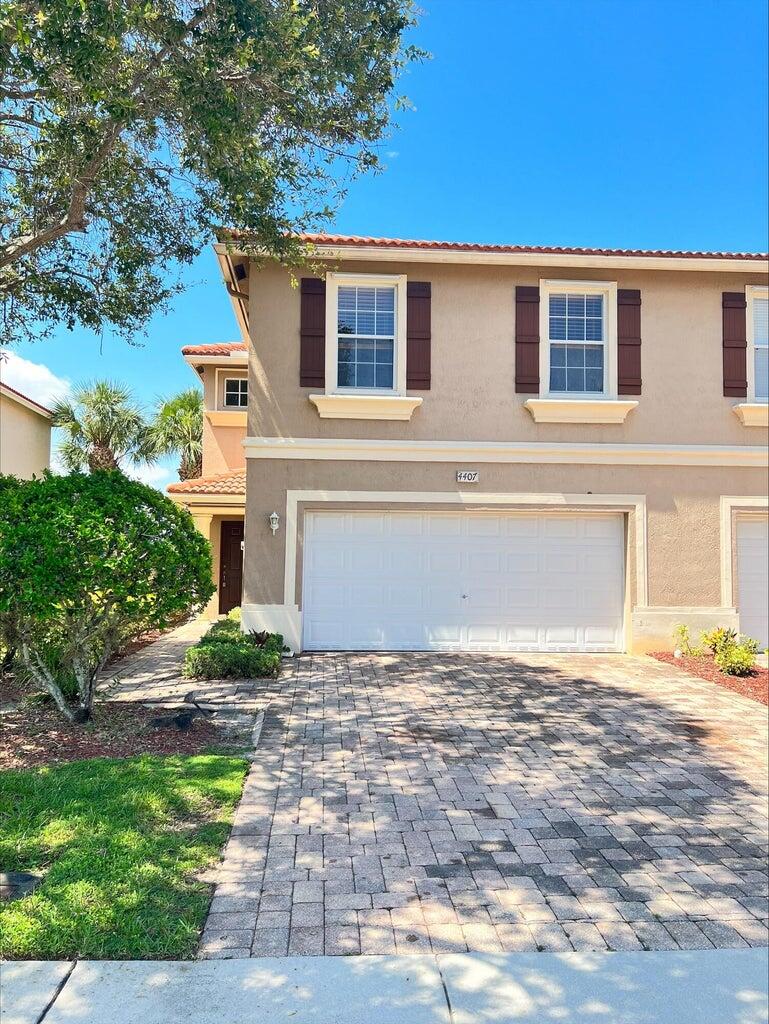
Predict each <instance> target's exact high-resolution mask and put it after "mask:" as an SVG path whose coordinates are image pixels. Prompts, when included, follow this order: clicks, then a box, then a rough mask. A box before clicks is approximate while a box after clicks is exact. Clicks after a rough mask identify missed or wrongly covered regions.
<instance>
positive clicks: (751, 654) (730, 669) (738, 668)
mask: <svg viewBox="0 0 769 1024" xmlns="http://www.w3.org/2000/svg"><path fill="white" fill-rule="evenodd" d="M714 660H715V663H716V665H718V667H719V668H720V669H721V671H722V672H725V673H726V674H727V675H728V676H748V675H750V674H751V672H752V671H753V665H754V663H755V660H756V651H755V649H754V647H753V642H752V641H751V643H749V644H745V643H734V642H733V643H731V644H724V645H723V646H722V647H720V648H719V649H718V651H716V655H715V659H714Z"/></svg>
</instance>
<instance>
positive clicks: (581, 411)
mask: <svg viewBox="0 0 769 1024" xmlns="http://www.w3.org/2000/svg"><path fill="white" fill-rule="evenodd" d="M637 405H638V402H620V401H616V400H608V399H602V398H593V399H590V398H530V399H529V400H528V401H527V402H524V406H525V408H527V409H528V410H529V412H530V413H531V415H532V417H533V418H534V420H535V422H536V423H624V422H625V417H626V416H627V414H628V413H629V412H631V410H633V409H635V407H636V406H637Z"/></svg>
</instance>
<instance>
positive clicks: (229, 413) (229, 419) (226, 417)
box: [206, 409, 247, 427]
mask: <svg viewBox="0 0 769 1024" xmlns="http://www.w3.org/2000/svg"><path fill="white" fill-rule="evenodd" d="M246 415H247V414H246V410H245V409H206V419H207V420H208V422H209V423H210V424H211V426H212V427H245V425H246Z"/></svg>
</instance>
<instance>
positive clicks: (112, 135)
mask: <svg viewBox="0 0 769 1024" xmlns="http://www.w3.org/2000/svg"><path fill="white" fill-rule="evenodd" d="M212 6H213V5H212V3H205V4H204V5H203V6H202V7H201V8H200V10H199V11H198V12H197V14H195V15H194V16H193V17H192V18H190V20H189V21H188V22H187V24H186V26H185V29H184V32H182V34H181V36H180V37H179V38H177V39H176V40H174V42H173V43H167V44H166V45H165V46H162V47H161V48H160V49H159V50H158V51H157V52H156V53H155V54H154V55H153V57H152V60H150V61H149V62H148V63H147V65H146V67H144V68H143V69H142V70H141V71H139V72H137V73H136V75H135V77H134V80H133V82H132V83H131V87H130V89H129V90H128V94H129V96H131V97H132V98H134V97H136V95H137V93H138V90H139V89H140V87H141V85H142V84H143V83H144V82H145V81H146V79H147V76H148V75H150V74H151V73H152V71H154V70H155V69H156V68H158V67H160V66H161V65H162V63H163V61H164V60H165V58H166V57H167V56H168V55H169V54H170V53H171V52H172V50H173V48H174V47H175V46H178V44H179V43H180V42H181V40H182V39H184V37H185V36H188V35H189V34H190V33H191V32H194V30H195V29H196V28H197V27H198V26H199V25H200V24H201V23H202V22H203V21H204V20H205V18H206V16H207V14H208V13H209V11H210V9H211V7H212ZM13 92H16V93H18V92H19V90H7V89H4V90H2V93H3V95H6V96H8V97H9V98H11V99H14V98H15V99H29V98H32V97H33V96H34V91H33V93H31V94H27V95H17V96H15V97H14V96H13V95H12V94H13ZM125 127H126V120H125V118H121V119H118V120H115V121H113V122H112V124H111V125H110V127H109V129H108V131H107V132H106V134H105V136H104V138H103V139H102V141H101V143H100V144H99V146H98V147H97V149H96V151H95V153H94V154H93V156H91V157H90V159H89V160H88V161H87V162H86V164H85V166H84V167H83V169H82V170H81V171H80V173H79V174H78V175H77V177H76V178H75V180H74V184H73V187H72V191H71V193H70V200H69V205H68V208H67V212H66V213H65V214H64V216H63V217H61V218H60V219H59V220H58V221H55V222H54V223H52V224H49V225H48V226H47V227H44V228H40V229H39V230H37V231H32V232H29V233H27V234H24V235H19V236H17V237H16V238H13V239H11V240H10V241H9V242H7V243H6V244H5V245H3V246H2V247H1V248H0V269H2V268H3V267H6V266H8V265H9V264H11V263H15V262H16V261H17V260H19V259H21V258H22V257H24V256H29V255H30V254H31V253H33V252H36V251H37V250H38V249H41V248H43V247H44V246H46V245H50V244H51V243H52V242H55V241H57V240H58V239H59V238H63V237H64V235H68V234H70V233H71V232H83V231H85V230H86V227H87V223H86V219H85V207H86V202H87V199H88V196H89V194H90V192H91V189H92V188H93V185H94V182H95V181H96V178H97V177H98V175H99V172H100V171H101V169H102V167H103V166H104V163H105V162H106V160H107V158H108V157H109V155H110V153H111V152H112V149H113V148H114V146H115V144H116V143H117V141H118V139H119V138H120V135H121V134H122V132H123V130H124V128H125Z"/></svg>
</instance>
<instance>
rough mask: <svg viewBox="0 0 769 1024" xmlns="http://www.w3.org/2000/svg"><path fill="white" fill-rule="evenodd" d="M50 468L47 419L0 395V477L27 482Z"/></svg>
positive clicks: (49, 430) (49, 440)
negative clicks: (9, 477)
mask: <svg viewBox="0 0 769 1024" xmlns="http://www.w3.org/2000/svg"><path fill="white" fill-rule="evenodd" d="M50 465H51V421H50V419H48V418H47V417H45V416H41V415H39V414H38V413H36V412H33V411H32V410H31V409H28V408H26V406H24V405H21V404H20V403H19V402H16V401H15V400H14V399H12V398H9V397H8V396H7V395H4V394H0V473H3V474H10V475H13V476H19V477H23V478H25V479H29V478H30V477H32V476H40V474H41V473H42V472H43V470H44V469H48V468H49V467H50Z"/></svg>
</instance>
